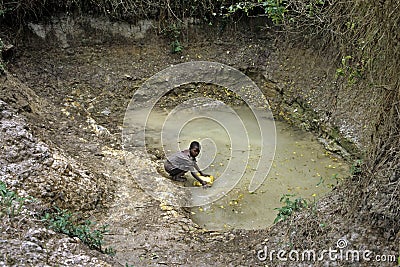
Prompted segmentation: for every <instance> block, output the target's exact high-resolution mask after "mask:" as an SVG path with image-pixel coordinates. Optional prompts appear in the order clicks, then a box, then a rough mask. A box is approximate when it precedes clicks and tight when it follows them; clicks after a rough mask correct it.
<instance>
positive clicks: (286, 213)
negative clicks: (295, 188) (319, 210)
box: [274, 194, 308, 223]
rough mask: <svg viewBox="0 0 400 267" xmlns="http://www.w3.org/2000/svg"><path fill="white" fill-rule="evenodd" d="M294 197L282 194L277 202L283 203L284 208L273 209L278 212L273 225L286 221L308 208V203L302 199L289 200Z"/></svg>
mask: <svg viewBox="0 0 400 267" xmlns="http://www.w3.org/2000/svg"><path fill="white" fill-rule="evenodd" d="M294 196H295V195H290V194H284V195H283V196H282V197H281V199H280V200H279V201H280V202H281V203H284V206H282V207H280V208H275V210H277V211H278V214H277V215H276V218H275V220H274V223H277V222H279V221H286V220H287V218H289V217H290V216H291V215H292V214H293V213H294V212H296V211H300V210H302V209H305V208H307V207H308V202H307V200H306V199H304V198H302V197H298V198H295V199H294V200H293V199H291V198H292V197H294Z"/></svg>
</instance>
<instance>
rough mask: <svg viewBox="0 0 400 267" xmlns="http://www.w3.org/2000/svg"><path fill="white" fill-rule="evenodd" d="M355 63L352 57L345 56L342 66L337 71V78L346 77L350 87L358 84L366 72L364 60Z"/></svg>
mask: <svg viewBox="0 0 400 267" xmlns="http://www.w3.org/2000/svg"><path fill="white" fill-rule="evenodd" d="M353 61H354V59H353V57H352V56H344V57H343V58H342V66H341V67H340V68H337V69H336V77H339V76H343V77H346V78H347V82H348V84H349V85H352V84H355V83H357V81H358V80H359V79H361V78H362V76H363V74H364V72H365V68H364V66H365V65H366V62H365V60H364V59H362V60H361V61H359V62H357V63H354V62H353Z"/></svg>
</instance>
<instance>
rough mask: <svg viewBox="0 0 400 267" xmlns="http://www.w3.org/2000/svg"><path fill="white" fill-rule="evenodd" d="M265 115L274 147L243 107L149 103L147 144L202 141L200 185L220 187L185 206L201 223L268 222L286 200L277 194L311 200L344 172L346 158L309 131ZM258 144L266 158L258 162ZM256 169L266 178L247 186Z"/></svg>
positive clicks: (172, 146)
mask: <svg viewBox="0 0 400 267" xmlns="http://www.w3.org/2000/svg"><path fill="white" fill-rule="evenodd" d="M199 110H202V111H199ZM207 112H208V113H207ZM210 112H211V113H212V115H210V114H211V113H210ZM232 112H233V113H236V114H239V116H240V118H241V119H240V120H242V121H243V122H244V124H245V128H246V132H245V133H246V136H243V133H241V132H240V131H239V129H237V130H235V129H236V128H237V127H238V126H237V123H238V116H236V117H235V116H232V114H231V113H232ZM228 113H229V114H228ZM200 114H201V115H200ZM216 114H217V115H216ZM216 118H217V119H216ZM268 120H269V122H268V125H267V127H276V128H275V129H276V150H275V155H274V154H273V152H274V151H273V150H274V148H275V137H274V136H264V137H263V138H264V139H265V138H267V139H268V141H267V142H264V143H263V142H260V135H259V134H257V131H258V127H260V124H259V122H258V121H257V120H256V119H255V117H254V115H253V113H252V111H251V110H250V109H249V108H246V107H240V108H234V109H230V110H225V109H223V108H222V109H219V108H218V105H217V106H213V107H211V106H210V105H203V106H201V108H200V109H198V108H193V107H192V108H190V109H185V108H182V109H180V110H179V111H175V112H167V111H165V112H160V111H158V112H156V111H152V113H151V115H150V116H149V118H148V122H147V126H146V138H147V140H148V142H147V144H148V147H150V148H157V147H158V148H160V149H161V148H163V149H164V153H165V154H166V155H169V154H172V153H173V152H175V151H177V150H183V149H186V148H187V147H188V146H189V144H190V142H191V141H193V140H197V141H199V142H200V144H201V146H202V149H201V153H200V155H199V157H198V158H197V160H198V165H199V166H200V168H201V169H203V170H204V172H205V173H207V174H211V175H213V176H214V177H215V183H214V185H213V187H211V188H209V189H204V190H215V192H217V193H221V192H222V193H223V194H222V195H221V197H220V198H218V199H217V200H216V201H213V202H210V203H207V204H205V205H201V206H195V207H191V214H192V218H193V220H194V221H195V222H196V223H197V224H199V225H200V226H202V227H204V228H206V229H209V230H224V229H229V228H240V229H261V228H266V227H268V226H269V225H271V224H272V223H273V221H274V219H275V218H276V215H277V210H275V208H278V207H282V206H283V205H284V203H281V202H280V199H281V197H282V196H283V195H285V194H288V195H290V198H291V199H292V200H294V199H295V198H298V197H302V198H305V199H307V201H308V203H311V204H312V203H313V202H314V201H316V200H317V199H318V198H320V197H321V196H323V195H324V194H326V193H327V192H329V191H330V189H331V188H332V186H333V185H336V183H337V182H338V181H339V180H340V179H343V178H345V177H346V175H348V169H349V167H348V165H347V164H346V163H345V162H344V161H343V160H341V159H340V158H338V157H335V156H334V155H332V154H331V153H330V152H328V151H326V150H325V149H324V148H323V146H322V145H321V144H320V143H319V142H318V140H317V138H316V137H315V136H314V135H313V134H311V133H308V132H304V131H302V130H298V129H295V128H293V127H292V126H289V125H287V124H286V123H284V122H274V121H273V120H271V118H269V119H268V118H267V121H268ZM227 125H228V126H227ZM274 125H275V126H274ZM229 127H231V129H229ZM232 127H233V129H234V130H232ZM274 132H275V131H274ZM270 133H272V132H270ZM246 139H247V140H246ZM235 140H236V141H235ZM240 140H242V142H241V145H240V149H237V142H240ZM235 142H236V143H235ZM263 145H264V146H265V147H263V149H264V150H268V152H269V154H270V160H267V161H265V162H258V159H259V158H260V153H261V152H260V151H261V149H262V147H261V146H263ZM234 151H236V153H234ZM267 158H268V157H267ZM232 162H234V163H233V164H232ZM258 170H262V172H263V173H262V174H263V175H262V176H263V177H264V178H265V180H263V182H262V183H261V185H260V186H259V187H258V188H257V190H255V191H254V192H250V191H249V189H248V188H249V184H250V183H251V179H252V177H253V175H254V174H255V173H257V172H258ZM268 170H269V172H268ZM227 173H228V176H229V177H230V178H232V179H234V180H237V182H235V183H230V184H229V185H227V183H226V182H224V181H226V180H224V179H226V178H222V177H223V176H224V175H225V176H227ZM186 177H187V179H188V180H187V182H185V183H184V186H185V187H193V186H194V185H193V182H194V181H195V180H194V178H193V177H192V176H191V175H190V173H188V174H186ZM219 179H221V180H219ZM221 181H223V182H221ZM180 185H182V183H180ZM197 192H201V191H197ZM210 192H212V191H210ZM191 197H192V199H193V200H194V203H201V201H200V202H199V201H198V200H199V199H198V198H201V197H203V195H197V193H196V191H194V193H193V194H192V196H191Z"/></svg>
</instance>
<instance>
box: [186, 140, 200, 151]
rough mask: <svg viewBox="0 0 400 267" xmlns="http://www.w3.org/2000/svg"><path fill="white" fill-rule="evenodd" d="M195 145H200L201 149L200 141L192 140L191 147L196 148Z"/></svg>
mask: <svg viewBox="0 0 400 267" xmlns="http://www.w3.org/2000/svg"><path fill="white" fill-rule="evenodd" d="M195 147H198V148H199V149H200V143H199V142H197V141H193V142H191V143H190V147H189V149H192V148H195Z"/></svg>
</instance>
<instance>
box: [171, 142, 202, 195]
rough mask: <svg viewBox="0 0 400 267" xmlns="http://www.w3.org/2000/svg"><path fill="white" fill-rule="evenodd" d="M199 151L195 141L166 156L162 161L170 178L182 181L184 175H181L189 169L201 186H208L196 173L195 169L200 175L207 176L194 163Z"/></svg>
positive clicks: (198, 145)
mask: <svg viewBox="0 0 400 267" xmlns="http://www.w3.org/2000/svg"><path fill="white" fill-rule="evenodd" d="M199 153H200V144H199V142H197V141H193V142H192V143H190V146H189V149H185V150H183V151H179V152H176V153H175V154H173V155H171V156H170V157H168V158H167V160H166V161H165V162H164V168H165V170H166V171H167V172H168V173H169V175H171V179H172V180H174V181H179V182H184V181H186V178H185V177H182V176H183V175H184V174H185V173H186V172H188V171H190V173H191V174H192V176H193V177H194V178H195V179H196V180H197V181H199V182H200V183H201V184H202V185H203V187H208V184H207V182H205V181H203V180H202V179H201V178H200V177H199V176H198V175H197V174H196V172H195V171H196V170H197V171H198V172H199V173H200V175H202V176H209V175H207V174H204V173H203V172H202V171H200V168H199V166H197V163H196V157H197V156H198V155H199Z"/></svg>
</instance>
